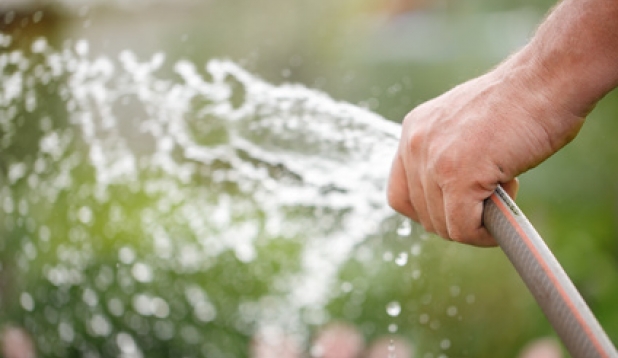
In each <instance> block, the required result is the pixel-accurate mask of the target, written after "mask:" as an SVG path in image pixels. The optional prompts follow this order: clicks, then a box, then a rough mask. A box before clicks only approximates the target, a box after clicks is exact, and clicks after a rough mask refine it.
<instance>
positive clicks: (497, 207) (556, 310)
mask: <svg viewBox="0 0 618 358" xmlns="http://www.w3.org/2000/svg"><path fill="white" fill-rule="evenodd" d="M483 223H484V225H485V227H486V228H487V230H489V232H490V233H491V234H492V235H493V237H494V238H495V239H496V241H497V242H498V244H499V245H500V247H501V248H502V250H503V251H504V253H505V254H506V256H507V257H508V258H509V260H510V261H511V263H512V264H513V266H515V269H516V270H517V272H518V273H519V275H520V276H521V278H522V279H523V281H524V282H525V283H526V285H527V286H528V289H529V290H530V292H531V293H532V295H533V296H534V298H535V299H536V301H537V302H538V304H539V305H540V306H541V309H542V310H543V312H544V313H545V315H546V316H547V319H548V320H549V322H550V323H551V325H552V326H553V327H554V329H555V330H556V333H558V336H560V339H561V340H562V342H563V343H564V345H565V347H566V348H567V350H568V351H569V353H570V354H571V355H572V356H573V358H595V357H603V358H610V357H611V358H614V357H618V353H617V352H616V348H614V346H613V344H612V342H611V341H610V340H609V338H608V337H607V335H606V334H605V332H604V331H603V328H601V326H600V325H599V323H598V321H597V320H596V318H595V317H594V315H593V314H592V312H591V311H590V309H589V308H588V306H587V305H586V302H585V301H584V299H583V298H582V297H581V295H580V294H579V292H578V291H577V289H576V288H575V286H574V285H573V283H572V282H571V280H570V279H569V277H568V276H567V274H566V273H565V272H564V270H563V269H562V267H561V266H560V264H559V263H558V261H557V260H556V258H555V257H554V255H553V254H552V253H551V251H550V250H549V248H548V247H547V245H546V244H545V242H543V239H542V238H541V236H539V234H538V233H537V232H536V230H535V229H534V227H533V226H532V225H531V224H530V222H529V221H528V219H526V217H525V216H524V214H523V213H522V212H521V210H519V208H518V207H517V206H516V205H515V203H514V202H513V200H511V198H510V197H509V196H508V194H507V193H506V192H505V191H504V189H502V188H501V187H498V189H497V190H496V191H495V192H494V194H493V195H492V196H491V197H489V198H488V199H487V200H486V201H485V209H484V212H483Z"/></svg>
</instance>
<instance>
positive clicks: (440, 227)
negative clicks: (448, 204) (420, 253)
mask: <svg viewBox="0 0 618 358" xmlns="http://www.w3.org/2000/svg"><path fill="white" fill-rule="evenodd" d="M425 188H426V191H425V202H426V203H427V211H428V213H429V218H430V219H431V223H432V226H433V229H434V231H435V233H436V234H438V235H440V236H441V237H443V238H445V239H450V237H449V234H448V229H447V227H446V216H445V214H444V199H443V195H442V189H441V188H440V186H438V185H437V184H435V183H431V184H425Z"/></svg>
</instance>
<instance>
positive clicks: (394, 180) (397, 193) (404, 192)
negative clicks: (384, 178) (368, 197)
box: [387, 154, 418, 222]
mask: <svg viewBox="0 0 618 358" xmlns="http://www.w3.org/2000/svg"><path fill="white" fill-rule="evenodd" d="M407 181H408V179H407V176H406V173H405V170H404V167H403V162H402V160H401V157H400V156H399V154H397V155H396V156H395V159H394V160H393V164H392V166H391V173H390V177H389V179H388V188H387V196H388V204H389V205H390V206H391V207H392V208H393V209H394V210H395V211H397V212H398V213H400V214H402V215H404V216H407V217H409V218H410V219H412V220H414V221H416V222H418V215H417V214H416V210H414V207H413V206H412V204H411V203H410V193H409V192H408V183H407Z"/></svg>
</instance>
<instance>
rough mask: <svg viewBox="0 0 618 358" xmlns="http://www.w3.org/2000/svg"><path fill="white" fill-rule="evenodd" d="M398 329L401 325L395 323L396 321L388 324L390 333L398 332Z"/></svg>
mask: <svg viewBox="0 0 618 358" xmlns="http://www.w3.org/2000/svg"><path fill="white" fill-rule="evenodd" d="M397 329H399V327H398V326H397V325H396V324H394V323H391V324H389V325H388V331H389V332H390V333H396V332H397Z"/></svg>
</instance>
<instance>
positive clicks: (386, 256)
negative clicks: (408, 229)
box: [382, 251, 393, 262]
mask: <svg viewBox="0 0 618 358" xmlns="http://www.w3.org/2000/svg"><path fill="white" fill-rule="evenodd" d="M382 260H384V261H386V262H391V261H393V253H392V252H390V251H386V252H385V253H384V254H383V255H382Z"/></svg>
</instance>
